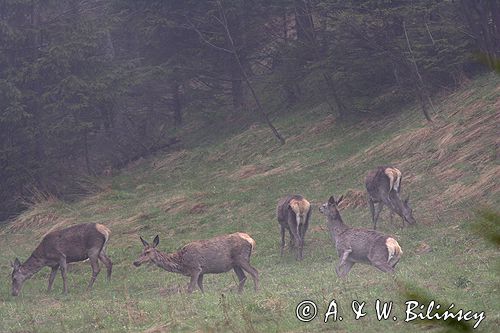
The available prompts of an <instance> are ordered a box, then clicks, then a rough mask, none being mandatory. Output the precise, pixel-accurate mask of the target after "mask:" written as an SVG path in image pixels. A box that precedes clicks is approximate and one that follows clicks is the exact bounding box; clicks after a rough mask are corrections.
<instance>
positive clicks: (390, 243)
mask: <svg viewBox="0 0 500 333" xmlns="http://www.w3.org/2000/svg"><path fill="white" fill-rule="evenodd" d="M385 246H386V247H387V252H388V256H387V262H389V261H391V259H392V258H394V257H400V256H401V255H402V254H403V250H401V246H399V243H398V242H397V240H395V239H394V238H391V237H389V238H387V239H386V241H385Z"/></svg>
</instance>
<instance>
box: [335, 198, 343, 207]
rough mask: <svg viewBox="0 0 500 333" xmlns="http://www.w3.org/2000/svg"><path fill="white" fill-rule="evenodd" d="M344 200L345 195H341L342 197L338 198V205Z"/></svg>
mask: <svg viewBox="0 0 500 333" xmlns="http://www.w3.org/2000/svg"><path fill="white" fill-rule="evenodd" d="M342 200H344V195H341V196H340V198H338V200H337V202H336V203H337V206H338V205H339V204H340V203H341V202H342Z"/></svg>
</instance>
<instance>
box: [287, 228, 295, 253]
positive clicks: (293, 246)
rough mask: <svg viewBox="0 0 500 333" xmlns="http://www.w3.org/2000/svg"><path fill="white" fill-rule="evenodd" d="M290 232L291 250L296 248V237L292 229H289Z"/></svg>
mask: <svg viewBox="0 0 500 333" xmlns="http://www.w3.org/2000/svg"><path fill="white" fill-rule="evenodd" d="M288 234H289V235H290V244H289V246H290V250H292V249H295V237H293V233H292V231H291V230H290V229H288Z"/></svg>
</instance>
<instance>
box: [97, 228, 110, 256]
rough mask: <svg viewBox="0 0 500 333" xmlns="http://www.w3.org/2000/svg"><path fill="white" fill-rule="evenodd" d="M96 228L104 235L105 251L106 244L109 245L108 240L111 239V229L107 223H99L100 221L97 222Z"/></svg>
mask: <svg viewBox="0 0 500 333" xmlns="http://www.w3.org/2000/svg"><path fill="white" fill-rule="evenodd" d="M95 228H96V229H97V231H98V232H99V233H100V234H102V235H103V236H104V244H103V245H102V250H101V251H105V250H106V245H107V243H108V240H109V236H110V235H111V230H109V228H108V227H106V226H105V225H103V224H99V223H96V225H95Z"/></svg>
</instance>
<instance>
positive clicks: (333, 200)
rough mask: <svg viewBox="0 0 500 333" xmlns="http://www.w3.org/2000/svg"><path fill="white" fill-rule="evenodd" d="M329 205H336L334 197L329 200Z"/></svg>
mask: <svg viewBox="0 0 500 333" xmlns="http://www.w3.org/2000/svg"><path fill="white" fill-rule="evenodd" d="M328 203H329V204H330V205H334V204H335V198H334V197H333V195H332V196H331V197H330V199H328Z"/></svg>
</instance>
